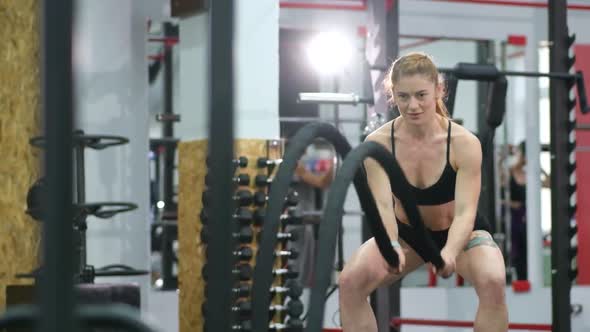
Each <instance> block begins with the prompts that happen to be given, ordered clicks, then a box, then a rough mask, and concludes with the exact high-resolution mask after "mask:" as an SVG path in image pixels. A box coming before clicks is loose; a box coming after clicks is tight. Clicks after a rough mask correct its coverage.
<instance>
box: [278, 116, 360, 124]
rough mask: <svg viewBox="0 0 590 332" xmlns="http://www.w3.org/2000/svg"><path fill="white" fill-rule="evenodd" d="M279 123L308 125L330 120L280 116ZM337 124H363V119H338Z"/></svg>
mask: <svg viewBox="0 0 590 332" xmlns="http://www.w3.org/2000/svg"><path fill="white" fill-rule="evenodd" d="M279 121H280V122H302V123H310V122H318V121H322V122H332V121H331V120H330V119H322V118H317V117H304V116H299V117H298V116H282V117H280V118H279ZM338 122H339V123H363V122H365V120H364V119H341V118H340V119H338Z"/></svg>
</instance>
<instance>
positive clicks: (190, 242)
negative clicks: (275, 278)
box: [178, 139, 277, 332]
mask: <svg viewBox="0 0 590 332" xmlns="http://www.w3.org/2000/svg"><path fill="white" fill-rule="evenodd" d="M234 144H235V156H236V158H237V157H241V156H244V157H246V158H248V166H247V167H246V168H238V169H236V174H248V175H249V176H250V178H251V183H250V185H249V186H242V187H238V188H236V189H249V190H250V191H251V192H252V193H254V192H255V191H256V190H260V189H259V188H255V187H254V177H255V176H256V174H261V173H262V172H263V170H262V169H258V168H256V160H257V159H258V158H259V157H272V158H275V157H277V152H276V151H275V150H276V149H275V148H271V149H269V146H268V145H267V141H266V140H255V139H241V140H236V141H235V143H234ZM269 150H270V151H271V152H270V155H269V152H268V151H269ZM206 156H207V141H205V140H201V141H191V142H181V143H180V144H179V145H178V158H179V188H178V189H179V193H178V243H179V249H178V255H179V271H178V280H179V286H178V287H179V290H180V296H179V308H180V309H179V330H180V332H200V331H202V330H203V316H202V310H201V307H202V304H203V302H204V301H205V296H204V287H205V283H204V281H203V279H202V275H201V269H202V267H203V264H204V263H205V260H206V257H205V245H204V244H203V243H201V240H200V232H201V230H202V224H201V221H200V220H199V214H200V212H201V209H202V208H203V205H202V202H201V197H202V193H203V191H204V190H205V189H206V186H205V175H206V173H207V168H206V165H205V160H206ZM254 209H255V208H254V207H252V210H254ZM210 222H212V221H210ZM254 231H255V232H254V234H255V235H256V233H257V230H254ZM250 246H251V248H252V249H253V251H254V254H255V253H256V248H257V245H256V241H255V240H254V241H253V242H252V244H250ZM251 263H252V264H254V262H253V261H252V262H251Z"/></svg>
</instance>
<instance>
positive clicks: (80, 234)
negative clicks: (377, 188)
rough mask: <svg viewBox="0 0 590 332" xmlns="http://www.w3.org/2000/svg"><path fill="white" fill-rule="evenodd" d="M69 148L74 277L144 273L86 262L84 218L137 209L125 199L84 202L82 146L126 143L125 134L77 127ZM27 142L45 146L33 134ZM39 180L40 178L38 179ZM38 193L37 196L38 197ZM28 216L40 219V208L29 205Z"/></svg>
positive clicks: (88, 278)
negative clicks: (71, 158)
mask: <svg viewBox="0 0 590 332" xmlns="http://www.w3.org/2000/svg"><path fill="white" fill-rule="evenodd" d="M72 141H73V147H72V153H73V154H74V167H73V169H74V172H75V174H74V179H73V184H74V197H73V200H74V202H73V204H72V207H73V216H74V220H73V221H72V231H73V234H74V247H73V251H74V255H75V259H74V280H75V282H79V283H92V282H94V278H95V277H110V276H135V275H145V274H148V273H149V272H148V271H143V270H136V269H133V268H131V267H129V266H126V265H122V264H112V265H107V266H104V267H101V268H98V269H95V268H94V266H92V265H88V264H87V250H86V230H87V228H88V227H87V221H86V220H87V218H88V217H89V216H94V217H97V218H100V219H109V218H112V217H114V216H115V215H117V214H119V213H124V212H129V211H132V210H135V209H137V205H136V204H134V203H129V202H97V203H89V202H86V181H85V158H84V152H85V149H86V148H91V149H94V150H103V149H106V148H108V147H112V146H117V145H123V144H127V143H128V142H129V140H128V139H127V138H125V137H120V136H110V135H86V134H84V132H83V131H81V130H76V131H74V133H73V140H72ZM30 144H31V145H32V146H35V147H37V148H44V147H45V139H44V137H35V138H32V139H31V140H30ZM38 183H42V179H40V180H39V181H38ZM34 187H36V190H43V189H42V185H40V184H37V186H34ZM42 195H43V193H41V195H38V196H42ZM29 210H30V212H34V213H32V214H31V215H33V214H34V215H36V217H37V218H42V212H41V211H40V210H42V209H41V207H29ZM37 273H38V270H37V271H34V272H33V273H31V274H20V275H18V276H19V277H24V278H27V277H28V278H30V277H33V278H36V277H37Z"/></svg>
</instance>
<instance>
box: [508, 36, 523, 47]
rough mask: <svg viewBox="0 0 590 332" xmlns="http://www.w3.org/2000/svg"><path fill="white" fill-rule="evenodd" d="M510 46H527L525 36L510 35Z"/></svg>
mask: <svg viewBox="0 0 590 332" xmlns="http://www.w3.org/2000/svg"><path fill="white" fill-rule="evenodd" d="M508 44H510V45H514V46H526V36H525V35H508Z"/></svg>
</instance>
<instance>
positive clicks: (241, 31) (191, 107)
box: [175, 0, 279, 140]
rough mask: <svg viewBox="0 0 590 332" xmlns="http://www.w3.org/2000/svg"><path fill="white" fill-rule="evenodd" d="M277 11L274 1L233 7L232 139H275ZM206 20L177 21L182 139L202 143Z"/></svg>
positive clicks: (205, 110)
mask: <svg viewBox="0 0 590 332" xmlns="http://www.w3.org/2000/svg"><path fill="white" fill-rule="evenodd" d="M278 16H279V7H278V3H277V2H276V1H271V0H264V1H256V2H252V3H248V4H247V5H246V3H242V2H239V3H237V6H236V15H235V17H236V20H235V22H234V25H235V34H234V40H235V44H234V59H235V63H234V89H235V91H234V98H235V99H234V105H235V116H236V118H235V125H234V128H235V129H234V130H235V134H234V135H235V137H236V138H247V139H277V138H278V137H279V124H278V114H279V110H278V105H279V97H278V96H279V90H278V80H279V55H278V52H279V50H278V48H279V46H278V45H279V38H278V37H279V28H278V24H279V23H278ZM208 29H209V18H208V14H207V13H204V14H200V15H197V16H193V17H189V18H186V19H181V20H180V40H181V42H180V50H179V52H180V68H179V73H178V74H179V76H180V81H179V82H178V84H179V85H180V86H179V87H178V89H179V90H180V96H179V97H180V102H179V108H180V109H179V110H178V111H177V112H179V113H180V115H181V122H180V123H178V124H176V125H175V131H176V133H177V134H176V136H177V137H179V138H181V139H182V140H192V139H203V138H206V137H207V135H208V134H209V133H208V130H209V129H208V128H209V127H208V117H207V114H208V112H209V109H208V107H209V106H208V105H209V104H208V98H209V97H208V93H209V91H208V75H209V74H208V68H209V62H208V61H209V60H208V56H209V53H208V52H209V51H208V47H209V44H208V43H209V32H208Z"/></svg>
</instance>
